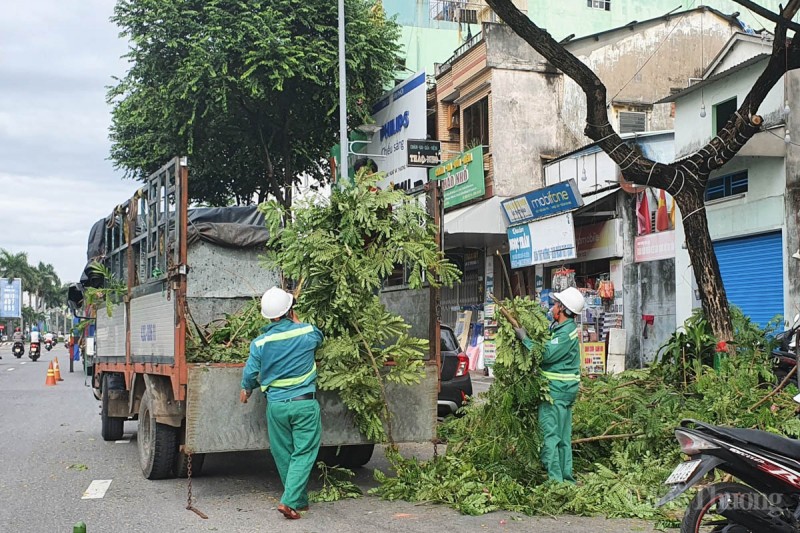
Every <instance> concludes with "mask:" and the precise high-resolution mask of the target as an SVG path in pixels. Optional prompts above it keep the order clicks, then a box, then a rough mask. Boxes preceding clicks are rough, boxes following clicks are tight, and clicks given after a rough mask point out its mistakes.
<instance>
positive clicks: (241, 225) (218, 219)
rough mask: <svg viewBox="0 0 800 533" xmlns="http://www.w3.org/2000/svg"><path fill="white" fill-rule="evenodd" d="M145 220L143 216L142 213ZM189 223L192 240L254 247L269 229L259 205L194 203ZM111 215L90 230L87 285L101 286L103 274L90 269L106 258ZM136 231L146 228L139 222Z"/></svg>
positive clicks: (84, 278) (84, 277) (261, 243)
mask: <svg viewBox="0 0 800 533" xmlns="http://www.w3.org/2000/svg"><path fill="white" fill-rule="evenodd" d="M139 218H140V219H142V220H140V222H142V223H143V218H142V217H141V216H140V217H139ZM187 218H188V221H189V227H188V228H187V230H186V234H187V242H188V243H189V244H193V243H196V242H198V241H206V242H210V243H212V244H216V245H217V246H225V247H227V248H252V247H256V246H264V245H265V244H266V243H267V240H268V239H269V232H268V231H267V228H266V226H264V215H262V214H261V213H259V211H258V208H257V207H256V206H235V207H195V208H192V209H189V213H188V216H187ZM110 220H111V217H107V218H103V219H100V220H98V221H97V222H95V223H94V225H93V226H92V229H91V230H90V231H89V243H88V246H87V249H86V258H87V260H88V262H87V263H86V267H85V268H84V270H83V274H82V275H81V283H82V284H83V286H84V287H102V286H103V281H102V277H100V278H98V275H97V274H96V273H94V272H92V271H91V269H90V268H89V266H90V265H91V264H92V262H93V261H100V262H102V261H103V258H104V257H105V254H106V245H105V237H106V227H107V225H108V223H109V221H110ZM137 230H138V231H137V232H141V231H144V227H143V226H142V224H141V223H140V224H138V228H137Z"/></svg>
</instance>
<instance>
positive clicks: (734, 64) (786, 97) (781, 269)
mask: <svg viewBox="0 0 800 533" xmlns="http://www.w3.org/2000/svg"><path fill="white" fill-rule="evenodd" d="M771 47H772V43H771V41H770V40H769V39H766V40H762V39H761V38H758V37H753V36H747V35H736V36H735V37H734V38H733V39H731V41H730V42H729V43H728V45H727V46H726V47H725V48H724V49H723V50H722V52H721V53H720V54H719V56H718V57H717V58H715V60H714V62H713V63H712V65H711V66H710V68H709V69H708V71H707V72H706V73H705V75H704V76H703V79H702V81H699V82H698V83H696V84H694V85H693V86H691V87H690V88H688V89H686V90H685V91H683V92H681V93H679V94H677V95H673V96H672V97H671V98H669V100H670V101H674V103H675V106H676V116H675V142H676V151H677V154H676V155H677V157H679V158H680V157H686V156H688V155H690V154H692V153H694V152H695V151H696V150H698V149H699V148H701V147H702V146H703V145H705V144H706V143H707V142H709V141H710V140H711V139H712V137H713V136H714V135H715V134H716V132H717V131H719V129H720V128H722V127H723V126H724V124H725V122H726V121H727V119H728V117H729V116H730V115H731V114H732V113H733V111H735V110H736V109H737V108H738V106H739V105H740V104H741V102H742V101H743V99H744V98H745V96H746V95H747V93H748V92H749V91H750V89H751V87H752V86H753V84H754V82H755V80H756V79H757V78H758V76H759V75H760V73H761V72H762V71H763V70H764V67H765V66H766V64H767V61H768V56H769V54H770V52H771ZM798 89H800V73H798V72H797V71H790V72H789V73H788V74H787V75H785V76H784V78H783V79H782V80H781V81H780V82H779V83H777V84H776V85H775V87H774V88H773V89H772V90H771V91H770V93H769V94H768V95H767V98H766V99H765V100H764V102H763V103H762V105H761V107H760V108H759V109H758V111H757V113H758V114H759V115H761V116H762V117H763V119H764V126H763V131H762V132H759V133H757V134H756V135H755V136H754V137H753V138H752V139H750V141H748V143H747V144H746V145H745V146H744V147H743V148H742V149H741V151H740V152H739V153H738V154H737V155H736V156H735V157H734V158H733V159H732V160H731V161H730V162H729V163H728V164H726V165H725V166H724V167H723V168H721V169H719V170H718V171H715V172H714V173H713V174H712V175H711V177H710V181H709V186H708V189H707V191H706V214H707V218H708V226H709V231H710V233H711V238H712V240H713V241H714V249H715V251H716V254H717V259H718V261H719V264H720V270H721V274H722V280H723V283H724V285H725V291H726V293H727V296H728V300H729V302H730V303H732V304H734V305H737V306H739V307H740V308H741V309H742V310H743V311H744V312H745V314H746V315H748V316H750V318H751V320H752V321H753V322H756V323H758V324H760V325H762V326H763V325H766V324H767V323H768V322H769V321H770V319H772V318H773V317H774V316H776V315H781V316H783V317H784V318H786V319H789V320H791V318H792V317H793V316H794V315H795V314H796V313H798V311H799V310H800V306H799V305H798V303H797V302H798V290H797V287H796V284H795V283H792V282H791V281H790V280H793V279H796V276H797V274H798V261H797V260H796V259H793V258H792V254H793V253H795V252H796V251H797V250H798V244H799V242H798V227H797V224H798V220H797V213H798V208H800V203H799V202H798V193H797V190H798V179H800V177H799V176H798V169H800V166H799V165H800V150H798V148H799V147H800V144H799V143H798V142H797V140H800V128H799V127H798V121H797V120H795V119H794V117H795V116H796V113H797V111H796V110H798V109H800V91H798ZM787 111H788V112H787ZM676 230H677V238H678V242H683V239H684V237H683V225H682V224H681V223H680V217H677V228H676ZM675 283H676V291H677V300H676V325H680V324H682V323H683V321H684V320H685V319H686V318H687V317H688V316H690V314H691V313H692V311H693V309H695V308H697V307H699V306H700V301H699V298H698V292H697V283H696V281H695V278H694V275H693V272H692V269H691V263H690V260H689V255H688V253H687V251H686V249H685V248H683V247H678V248H677V249H676V257H675Z"/></svg>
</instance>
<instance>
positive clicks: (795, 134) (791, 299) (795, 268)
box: [783, 70, 800, 320]
mask: <svg viewBox="0 0 800 533" xmlns="http://www.w3.org/2000/svg"><path fill="white" fill-rule="evenodd" d="M786 83H787V94H790V95H793V98H792V100H793V101H792V104H791V105H792V109H793V111H792V113H791V114H790V115H789V118H788V119H787V120H786V122H787V129H788V130H789V133H790V134H791V138H792V139H793V141H792V142H793V143H795V144H790V145H788V146H787V147H786V194H785V206H786V207H785V209H786V231H785V232H784V239H786V241H787V242H786V246H787V250H786V252H787V256H788V257H787V264H786V265H785V268H784V269H783V271H784V272H785V273H786V274H785V275H786V276H787V279H788V280H791V282H787V281H784V286H785V287H786V288H787V293H786V300H785V308H786V315H785V316H786V317H787V318H788V319H789V320H791V319H792V318H793V317H794V316H795V315H796V314H797V313H800V287H798V284H797V282H796V280H798V279H800V261H798V260H797V259H794V258H792V257H791V255H792V254H794V253H795V252H796V251H798V248H800V235H798V232H800V227H798V226H800V146H798V144H800V72H798V71H797V70H794V71H791V72H790V73H789V74H788V77H787V80H786Z"/></svg>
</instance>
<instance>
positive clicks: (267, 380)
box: [240, 287, 323, 519]
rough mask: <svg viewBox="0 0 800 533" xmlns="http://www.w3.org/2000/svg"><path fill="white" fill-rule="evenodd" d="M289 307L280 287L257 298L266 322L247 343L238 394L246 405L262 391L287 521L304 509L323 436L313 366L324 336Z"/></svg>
mask: <svg viewBox="0 0 800 533" xmlns="http://www.w3.org/2000/svg"><path fill="white" fill-rule="evenodd" d="M293 305H294V296H292V294H291V293H288V292H286V291H284V290H282V289H280V288H278V287H272V288H271V289H269V290H268V291H267V292H265V293H264V295H263V296H262V297H261V314H262V315H263V316H264V318H267V319H269V320H270V323H269V324H268V325H267V326H265V327H264V328H262V330H261V331H262V334H261V335H259V336H258V337H257V338H256V339H255V340H254V341H253V342H252V343H250V356H249V357H248V358H247V363H246V364H245V367H244V371H243V373H242V391H241V393H240V400H241V402H242V403H247V399H248V398H249V397H250V394H251V393H252V390H253V389H254V388H256V387H259V386H260V388H261V391H262V392H263V393H264V394H265V395H266V397H267V430H268V432H269V444H270V451H271V452H272V456H273V458H274V459H275V466H276V467H277V469H278V473H279V474H280V477H281V482H283V487H284V492H283V496H282V497H281V502H280V505H278V511H280V512H281V514H283V516H285V517H286V518H290V519H295V518H300V514H299V513H298V511H303V510H305V509H307V508H308V492H307V486H308V478H309V476H310V475H311V469H312V468H313V466H314V461H315V460H316V457H317V452H318V451H319V444H320V438H321V436H322V422H321V420H320V410H319V403H317V401H316V393H317V385H316V381H317V365H316V362H315V361H314V353H315V352H316V350H317V348H319V346H320V345H321V344H322V340H323V337H322V332H321V331H320V330H319V329H317V327H316V326H313V325H311V324H305V323H303V322H300V321H299V320H298V319H297V315H296V314H295V313H294V310H293V309H292V306H293ZM259 380H260V381H259Z"/></svg>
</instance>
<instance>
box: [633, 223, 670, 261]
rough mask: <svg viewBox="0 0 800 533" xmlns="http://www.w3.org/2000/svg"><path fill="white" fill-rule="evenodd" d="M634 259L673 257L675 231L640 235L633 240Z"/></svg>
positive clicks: (651, 259) (646, 259)
mask: <svg viewBox="0 0 800 533" xmlns="http://www.w3.org/2000/svg"><path fill="white" fill-rule="evenodd" d="M633 244H634V247H633V254H634V255H633V256H634V261H635V262H637V263H643V262H645V261H658V260H660V259H670V258H673V257H675V231H674V230H673V231H660V232H658V233H650V234H648V235H641V236H639V237H636V239H635V240H634V243H633Z"/></svg>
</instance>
